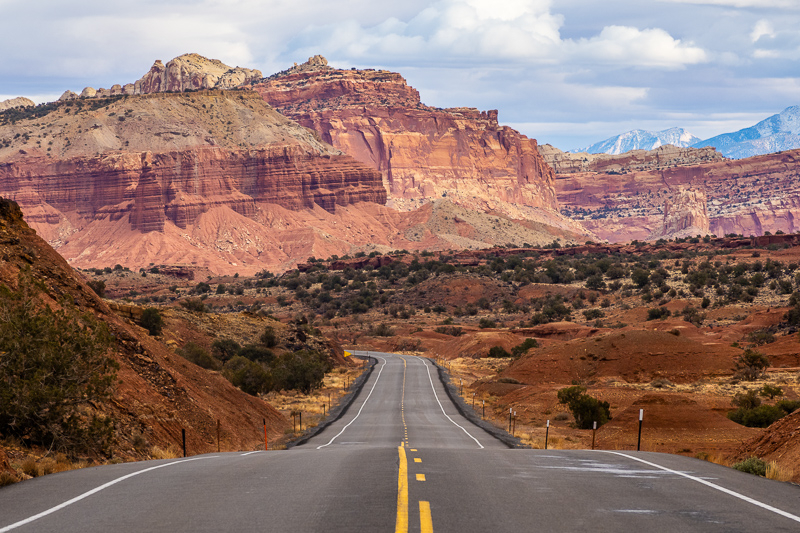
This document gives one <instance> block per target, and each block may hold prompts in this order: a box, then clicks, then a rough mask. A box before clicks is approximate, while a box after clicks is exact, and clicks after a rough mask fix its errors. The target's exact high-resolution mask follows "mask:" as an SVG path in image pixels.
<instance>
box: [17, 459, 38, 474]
mask: <svg viewBox="0 0 800 533" xmlns="http://www.w3.org/2000/svg"><path fill="white" fill-rule="evenodd" d="M20 468H21V469H22V473H23V474H25V475H26V476H30V477H37V476H38V475H39V465H37V464H36V459H34V458H33V457H28V458H26V459H25V460H24V461H22V464H21V465H20Z"/></svg>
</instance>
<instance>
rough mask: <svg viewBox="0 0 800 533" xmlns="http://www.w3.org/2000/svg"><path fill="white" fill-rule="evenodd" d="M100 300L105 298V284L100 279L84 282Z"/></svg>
mask: <svg viewBox="0 0 800 533" xmlns="http://www.w3.org/2000/svg"><path fill="white" fill-rule="evenodd" d="M86 284H87V285H89V288H91V289H92V290H93V291H94V292H95V293H96V294H97V295H98V296H99V297H100V298H105V296H106V282H105V281H103V280H102V279H93V280H90V281H87V282H86Z"/></svg>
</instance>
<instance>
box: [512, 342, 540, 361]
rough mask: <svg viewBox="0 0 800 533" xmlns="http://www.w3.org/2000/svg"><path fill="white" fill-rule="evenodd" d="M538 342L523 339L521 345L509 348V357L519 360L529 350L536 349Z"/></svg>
mask: <svg viewBox="0 0 800 533" xmlns="http://www.w3.org/2000/svg"><path fill="white" fill-rule="evenodd" d="M538 347H539V342H538V341H537V340H536V339H530V338H528V339H525V340H524V341H523V342H522V343H520V344H517V345H516V346H514V347H513V348H511V357H514V358H515V359H516V358H519V357H522V354H524V353H525V352H527V351H528V350H530V349H531V348H538Z"/></svg>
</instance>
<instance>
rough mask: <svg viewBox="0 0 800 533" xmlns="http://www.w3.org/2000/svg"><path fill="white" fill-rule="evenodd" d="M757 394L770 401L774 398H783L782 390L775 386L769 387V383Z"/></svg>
mask: <svg viewBox="0 0 800 533" xmlns="http://www.w3.org/2000/svg"><path fill="white" fill-rule="evenodd" d="M758 394H760V395H761V396H763V397H765V398H769V399H770V400H772V399H774V398H775V397H776V396H783V389H782V388H780V387H778V386H776V385H770V384H769V383H765V384H764V386H763V387H761V390H760V391H758Z"/></svg>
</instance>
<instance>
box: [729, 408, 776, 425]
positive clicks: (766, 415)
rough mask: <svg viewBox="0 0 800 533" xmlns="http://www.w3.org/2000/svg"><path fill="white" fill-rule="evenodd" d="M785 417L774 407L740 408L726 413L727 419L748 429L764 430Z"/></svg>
mask: <svg viewBox="0 0 800 533" xmlns="http://www.w3.org/2000/svg"><path fill="white" fill-rule="evenodd" d="M784 416H786V412H785V411H784V410H783V409H781V408H780V407H777V406H775V405H759V406H758V407H754V408H752V409H745V408H743V407H740V408H739V409H736V410H735V411H731V412H729V413H728V418H729V419H731V420H733V421H734V422H736V423H737V424H741V425H743V426H747V427H750V428H765V427H769V426H770V425H772V424H773V423H774V422H777V421H778V420H780V419H781V418H783V417H784Z"/></svg>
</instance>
